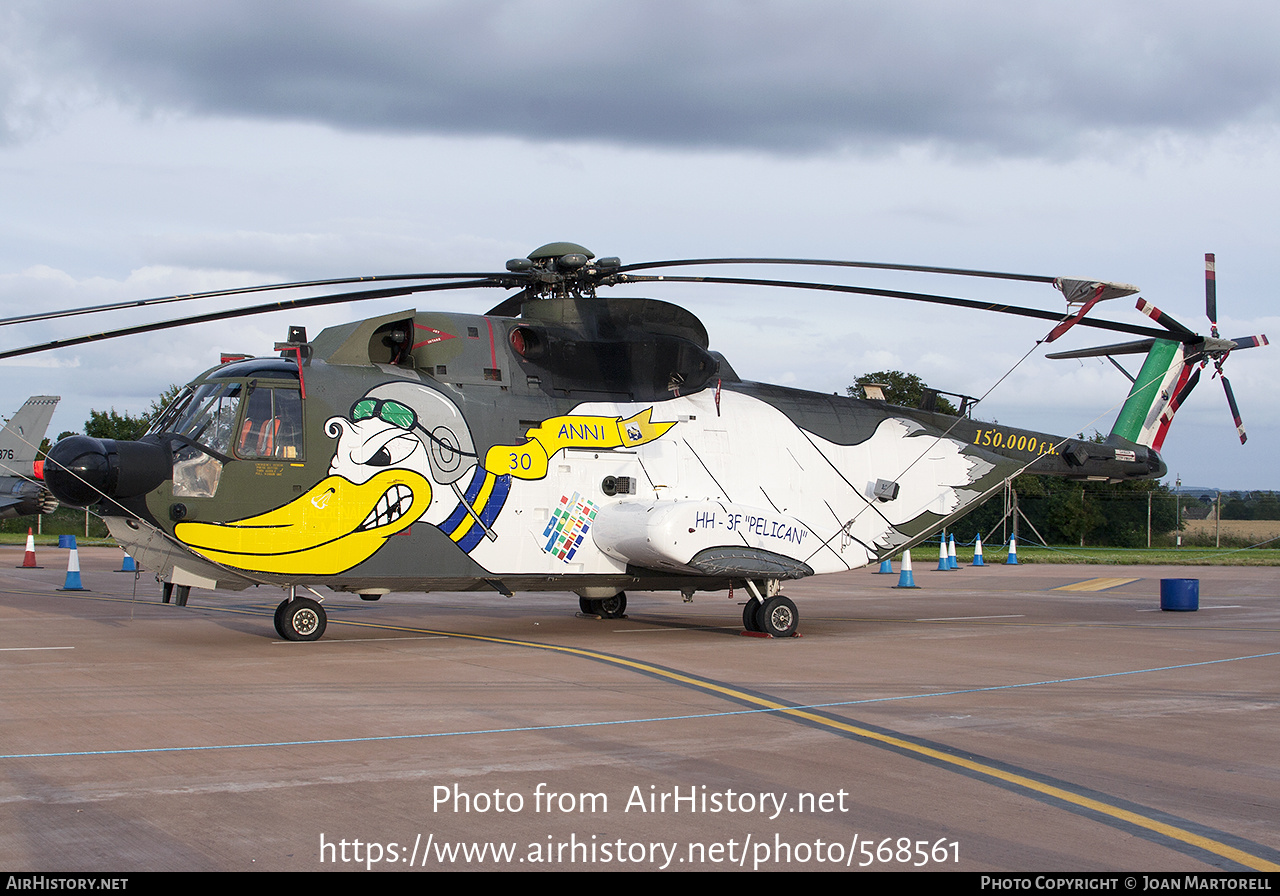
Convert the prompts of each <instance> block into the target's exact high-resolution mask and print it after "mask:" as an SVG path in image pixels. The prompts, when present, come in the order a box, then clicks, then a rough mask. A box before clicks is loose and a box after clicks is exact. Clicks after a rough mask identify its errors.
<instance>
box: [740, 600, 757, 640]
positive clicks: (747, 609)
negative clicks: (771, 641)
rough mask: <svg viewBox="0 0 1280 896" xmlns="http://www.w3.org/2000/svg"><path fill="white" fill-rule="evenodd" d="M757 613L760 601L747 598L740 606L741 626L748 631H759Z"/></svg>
mask: <svg viewBox="0 0 1280 896" xmlns="http://www.w3.org/2000/svg"><path fill="white" fill-rule="evenodd" d="M759 613H760V601H758V600H755V599H754V598H751V599H749V600H748V601H747V602H746V603H745V604H743V606H742V627H743V628H745V629H746V630H747V631H749V632H758V631H760V622H759Z"/></svg>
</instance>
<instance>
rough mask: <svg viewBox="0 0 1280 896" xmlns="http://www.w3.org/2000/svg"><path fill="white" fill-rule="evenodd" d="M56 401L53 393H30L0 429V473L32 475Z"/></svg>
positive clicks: (3, 474) (57, 399) (57, 398)
mask: <svg viewBox="0 0 1280 896" xmlns="http://www.w3.org/2000/svg"><path fill="white" fill-rule="evenodd" d="M59 401H61V399H60V398H59V397H58V396H56V395H33V396H31V397H30V398H28V399H27V400H26V403H25V404H23V405H22V407H21V408H19V409H18V412H17V413H16V414H14V415H13V416H12V417H10V418H9V422H8V423H6V424H5V427H4V429H0V476H26V477H28V478H30V477H31V476H32V475H33V473H34V468H35V460H36V454H38V453H39V451H40V442H41V441H42V440H43V439H44V433H45V430H46V429H48V428H49V421H50V420H52V419H53V410H54V408H56V407H57V406H58V402H59Z"/></svg>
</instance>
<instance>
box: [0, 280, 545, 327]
mask: <svg viewBox="0 0 1280 896" xmlns="http://www.w3.org/2000/svg"><path fill="white" fill-rule="evenodd" d="M478 278H492V279H494V280H498V279H505V280H508V281H512V282H510V283H505V284H499V283H496V282H495V283H493V284H491V285H493V286H499V285H505V286H508V288H510V287H511V286H515V285H518V284H519V283H520V282H523V281H524V280H525V279H526V278H525V277H523V276H521V275H520V274H512V273H502V274H484V273H478V274H380V275H371V276H363V277H338V278H335V279H330V280H300V281H298V282H297V283H266V284H262V285H259V286H238V287H232V288H229V289H211V290H208V291H206V292H191V293H180V294H178V295H172V296H159V297H157V298H154V299H134V300H132V301H128V302H112V303H110V304H106V305H85V306H83V307H81V308H66V309H63V310H61V311H44V312H41V313H39V314H23V315H20V316H18V317H5V318H0V327H7V326H10V325H13V324H29V323H33V322H35V321H40V320H57V319H59V318H63V317H75V316H77V315H81V314H97V313H99V312H102V311H124V310H126V309H129V308H145V307H147V306H149V305H168V304H171V303H173V302H189V301H192V300H193V299H212V298H219V297H223V296H239V295H247V294H249V293H254V292H272V291H275V290H282V289H307V288H311V287H318V286H341V285H343V284H346V283H390V282H394V281H401V280H475V279H478Z"/></svg>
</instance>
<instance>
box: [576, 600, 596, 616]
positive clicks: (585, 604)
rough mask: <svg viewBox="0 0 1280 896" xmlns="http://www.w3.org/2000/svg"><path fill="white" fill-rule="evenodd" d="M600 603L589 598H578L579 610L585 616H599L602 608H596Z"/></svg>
mask: <svg viewBox="0 0 1280 896" xmlns="http://www.w3.org/2000/svg"><path fill="white" fill-rule="evenodd" d="M598 603H599V601H595V600H591V599H590V598H587V597H580V598H578V609H579V610H581V611H582V615H583V616H599V615H600V608H599V607H597V606H596V604H598Z"/></svg>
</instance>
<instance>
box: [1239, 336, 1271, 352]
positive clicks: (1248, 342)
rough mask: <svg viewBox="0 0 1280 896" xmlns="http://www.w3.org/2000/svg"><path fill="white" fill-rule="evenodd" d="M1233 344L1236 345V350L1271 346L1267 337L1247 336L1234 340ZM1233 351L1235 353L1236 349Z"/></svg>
mask: <svg viewBox="0 0 1280 896" xmlns="http://www.w3.org/2000/svg"><path fill="white" fill-rule="evenodd" d="M1232 342H1234V343H1235V344H1236V348H1257V347H1258V346H1260V345H1269V344H1270V343H1268V342H1267V337H1266V336H1265V335H1258V336H1245V337H1243V338H1241V339H1233V340H1232ZM1232 351H1235V349H1232Z"/></svg>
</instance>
